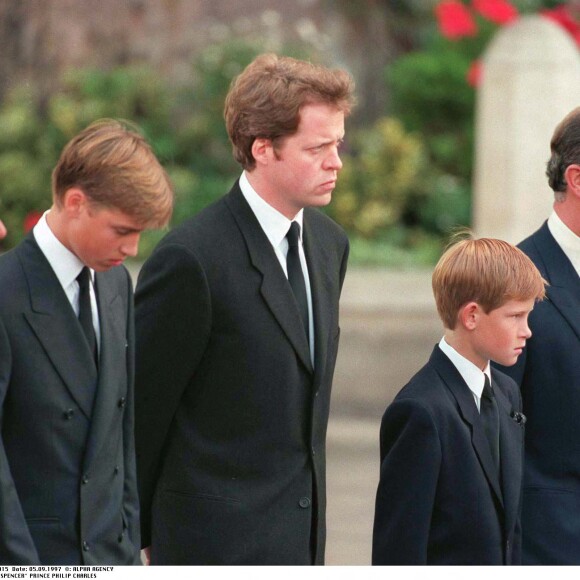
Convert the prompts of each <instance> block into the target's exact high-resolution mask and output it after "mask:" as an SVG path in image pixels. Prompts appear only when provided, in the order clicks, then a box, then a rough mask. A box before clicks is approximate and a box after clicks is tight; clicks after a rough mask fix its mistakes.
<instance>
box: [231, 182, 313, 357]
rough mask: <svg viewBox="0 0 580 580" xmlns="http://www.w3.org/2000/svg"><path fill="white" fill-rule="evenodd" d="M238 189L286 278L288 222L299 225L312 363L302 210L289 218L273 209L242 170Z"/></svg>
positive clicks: (310, 315)
mask: <svg viewBox="0 0 580 580" xmlns="http://www.w3.org/2000/svg"><path fill="white" fill-rule="evenodd" d="M240 189H241V190H242V194H243V196H244V197H245V199H246V201H247V202H248V205H249V206H250V208H251V210H252V211H253V212H254V215H255V216H256V218H257V219H258V222H259V223H260V226H261V227H262V230H264V233H265V234H266V237H267V238H268V240H270V243H271V244H272V248H274V252H275V253H276V257H277V258H278V261H279V262H280V266H281V267H282V271H283V272H284V275H285V276H286V278H288V271H287V267H286V254H288V240H287V239H286V234H287V233H288V230H289V229H290V224H291V223H292V221H295V222H297V223H298V225H299V226H300V243H299V244H298V253H299V255H300V265H301V266H302V272H303V274H304V283H305V285H306V298H307V300H308V326H309V336H310V360H311V362H312V365H314V318H313V315H312V291H311V289H310V276H309V275H308V264H307V263H306V256H305V254H304V245H303V243H302V240H303V237H302V236H303V227H302V220H303V214H304V210H300V211H299V212H298V213H297V214H296V216H295V217H294V220H289V219H288V218H287V217H286V216H285V215H282V214H281V213H280V212H279V211H278V210H277V209H274V208H273V207H272V206H271V205H270V204H269V203H267V202H266V201H264V200H263V199H262V198H261V197H260V195H259V194H258V193H257V192H256V190H255V189H254V188H253V187H252V186H251V184H250V182H249V181H248V178H247V176H246V172H245V171H244V172H243V173H242V175H241V177H240Z"/></svg>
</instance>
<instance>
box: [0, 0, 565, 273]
mask: <svg viewBox="0 0 580 580" xmlns="http://www.w3.org/2000/svg"><path fill="white" fill-rule="evenodd" d="M517 4H518V7H519V8H520V10H521V11H522V12H525V11H526V10H527V11H535V10H537V9H538V8H541V7H542V6H550V5H554V4H557V3H554V2H541V1H540V0H527V1H526V0H521V1H520V2H519V3H517ZM417 6H419V8H416V10H417V11H418V12H420V14H419V15H418V16H420V17H421V22H422V24H421V28H420V32H419V33H417V32H416V33H415V37H416V38H420V41H419V42H418V48H416V49H415V50H412V51H410V52H407V53H406V54H403V55H402V56H399V57H398V58H396V59H395V60H394V62H393V63H392V64H391V65H390V66H389V67H388V68H387V70H385V71H382V74H383V75H384V83H385V90H386V91H388V94H389V96H390V101H389V109H388V110H387V111H385V114H384V116H383V117H381V118H379V119H377V121H376V122H375V123H374V124H373V125H372V126H367V125H364V126H361V125H360V124H359V125H358V126H357V125H356V124H355V122H353V121H352V120H351V121H349V122H348V123H347V135H346V139H345V145H344V150H343V151H342V153H341V157H342V160H343V163H344V167H343V169H342V172H341V175H340V177H339V180H338V185H337V188H336V190H335V192H334V195H333V201H332V203H331V204H330V205H329V207H328V208H327V209H326V211H328V213H329V214H330V215H331V216H332V217H333V218H334V219H335V220H336V221H338V223H340V224H341V225H342V226H343V227H344V228H345V229H346V230H347V232H348V233H349V236H350V238H351V247H352V252H351V256H352V259H353V261H354V262H356V263H359V264H381V265H397V266H399V265H416V264H432V263H433V262H434V261H435V260H436V259H437V257H438V256H439V255H440V252H441V248H442V246H443V245H444V242H445V240H446V238H447V237H448V233H449V232H450V230H451V229H453V228H454V227H456V226H469V224H470V221H471V217H470V214H471V177H472V166H473V121H474V108H475V98H476V92H475V90H474V89H473V87H471V86H469V84H468V83H467V82H466V75H467V72H468V70H469V67H470V65H471V63H472V62H473V60H474V59H475V58H477V57H478V56H480V55H481V53H482V51H483V50H484V48H485V46H486V45H487V43H488V41H489V39H490V38H491V36H492V34H493V33H494V32H495V30H496V29H497V26H496V25H494V24H491V23H490V22H488V21H485V20H483V19H482V18H478V22H477V24H478V34H477V36H475V37H471V38H466V39H461V40H460V41H449V40H446V39H444V38H442V37H441V36H440V34H439V33H438V31H437V29H436V26H435V22H434V19H433V18H432V17H430V18H427V19H426V18H425V14H424V10H423V9H422V8H420V4H417ZM408 10H409V9H407V11H408ZM421 11H422V12H421ZM411 16H412V14H407V13H406V17H408V19H411ZM409 21H411V20H409ZM260 52H263V47H262V46H261V45H260V44H259V43H256V44H250V43H248V42H241V41H240V42H236V41H233V42H229V43H225V44H220V45H214V46H209V47H208V48H207V49H206V50H205V51H203V52H202V53H201V55H200V56H199V58H197V59H196V60H195V61H194V62H193V63H192V68H191V76H190V78H191V82H190V83H189V84H188V85H186V86H180V87H175V86H172V85H171V84H169V83H167V82H166V81H165V80H164V79H163V78H161V77H160V76H159V75H158V74H157V73H155V72H153V70H152V69H148V68H146V67H122V68H116V69H112V70H109V71H102V70H75V71H71V72H70V73H68V74H67V75H65V77H64V78H63V79H61V87H62V89H61V90H60V91H59V92H58V93H56V94H54V95H39V94H37V92H36V91H35V87H34V86H33V85H32V84H29V85H26V86H24V87H18V88H16V89H14V90H13V91H12V93H10V94H9V95H8V97H7V98H6V99H5V100H4V101H3V102H2V103H1V105H0V127H1V128H2V131H0V217H1V218H2V220H3V221H4V222H5V224H6V226H7V228H8V231H9V235H8V237H7V238H6V240H4V241H3V242H0V244H1V245H0V249H7V248H10V247H12V246H14V245H15V244H16V243H18V241H20V239H21V238H22V237H23V235H24V230H23V222H24V219H25V216H26V215H27V214H28V213H29V212H31V211H44V210H45V209H47V208H48V207H49V206H50V203H51V191H50V176H51V171H52V168H53V167H54V165H55V163H56V161H57V159H58V156H59V154H60V151H61V150H62V148H63V146H64V145H65V144H66V142H67V141H68V140H69V139H70V138H71V137H72V136H73V135H75V134H76V133H77V132H78V131H80V130H81V129H83V128H84V127H86V126H87V125H88V124H89V123H91V122H92V121H94V120H95V119H98V118H101V117H113V118H122V119H127V120H130V121H132V122H134V123H135V124H137V125H138V126H139V127H140V128H141V130H142V131H143V133H144V134H145V136H146V137H147V138H148V140H149V141H150V142H151V144H152V146H153V149H154V150H155V152H156V153H157V155H158V157H159V159H160V160H161V162H162V163H163V164H164V165H165V167H166V168H167V170H168V173H169V175H170V177H171V179H172V181H173V184H174V187H175V191H176V207H175V212H174V216H173V222H172V223H173V224H174V225H175V224H177V223H180V222H181V221H183V220H184V219H186V218H187V217H189V216H191V215H193V214H195V213H196V212H198V211H199V210H200V209H201V208H203V207H205V206H207V205H208V204H209V203H211V202H212V201H213V200H215V199H217V198H218V197H220V196H222V195H223V194H224V193H225V192H226V191H227V190H228V189H229V187H230V186H231V184H232V183H233V181H234V180H235V179H236V177H237V176H238V175H239V173H240V168H239V166H238V165H237V164H236V163H235V162H234V160H233V158H232V155H231V146H230V144H229V142H228V138H227V135H226V131H225V127H224V122H223V118H222V108H223V102H224V99H225V95H226V93H227V90H228V87H229V84H230V82H231V79H232V78H233V77H234V76H235V75H237V74H238V73H239V72H241V70H242V69H243V68H244V67H245V66H246V65H247V64H248V63H249V62H250V61H251V60H252V59H253V58H254V57H255V56H256V55H257V54H259V53H260ZM283 52H284V53H285V54H291V55H293V56H298V57H301V58H309V55H308V54H304V52H302V53H300V52H299V51H297V50H296V49H287V50H284V51H283ZM355 119H356V117H355ZM164 233H165V232H147V233H146V234H145V235H144V236H143V239H142V242H141V246H140V257H141V258H145V257H146V256H147V255H148V254H149V253H150V252H151V250H152V249H153V247H154V246H155V244H156V243H157V241H158V240H159V239H160V238H161V237H162V236H163V235H164Z"/></svg>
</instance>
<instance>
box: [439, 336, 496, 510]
mask: <svg viewBox="0 0 580 580" xmlns="http://www.w3.org/2000/svg"><path fill="white" fill-rule="evenodd" d="M431 363H432V364H433V365H434V366H435V368H436V370H437V372H438V374H439V376H440V377H441V378H442V379H443V381H444V382H445V384H446V385H447V387H448V389H449V390H450V391H451V394H452V395H453V397H454V398H455V400H456V401H457V405H458V406H459V412H460V414H461V416H462V418H463V420H464V421H465V422H466V423H467V424H468V425H469V427H470V429H471V444H472V445H473V449H474V450H475V453H476V455H477V458H478V460H479V463H480V464H481V467H482V469H483V471H484V473H485V476H486V478H487V481H488V483H489V485H490V486H491V488H492V490H493V491H494V493H495V495H496V497H497V499H498V501H499V503H500V505H502V506H503V496H502V492H501V487H500V484H499V474H498V471H497V469H496V467H495V465H494V463H493V458H492V456H491V451H490V449H489V443H488V441H487V438H486V436H485V432H484V430H483V427H482V425H481V422H480V420H479V413H478V411H477V406H476V404H475V400H474V399H473V394H472V392H471V391H470V390H469V387H468V386H467V384H466V383H465V381H464V380H463V377H462V376H461V373H460V372H459V371H458V370H457V369H456V368H455V365H454V364H453V363H452V362H451V361H450V360H449V359H448V358H447V356H446V355H445V354H444V353H443V352H442V351H441V349H440V348H439V346H436V347H435V349H434V350H433V353H432V355H431Z"/></svg>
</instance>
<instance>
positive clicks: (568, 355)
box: [502, 223, 580, 565]
mask: <svg viewBox="0 0 580 580" xmlns="http://www.w3.org/2000/svg"><path fill="white" fill-rule="evenodd" d="M520 248H521V249H522V250H523V251H524V252H525V253H526V254H527V255H528V256H529V257H530V258H531V259H532V261H533V262H534V264H535V265H536V266H537V267H538V269H539V270H540V272H541V274H542V276H543V277H544V279H545V280H547V281H548V282H549V286H548V287H547V288H546V292H547V299H546V300H544V301H543V302H541V303H539V304H537V305H536V307H535V308H534V310H533V311H532V313H531V314H530V317H529V325H530V328H531V330H532V333H533V334H532V337H531V338H530V340H528V342H527V345H526V348H525V349H524V352H523V353H522V355H521V356H520V357H519V360H518V362H517V364H516V365H515V366H514V367H511V368H506V369H502V370H504V372H506V373H508V374H510V375H511V376H512V377H513V378H514V379H515V381H516V382H517V383H518V384H519V385H520V386H521V391H522V397H523V405H524V413H525V414H526V416H527V418H528V422H527V423H526V459H525V473H524V501H523V511H522V528H523V563H524V564H570V565H572V564H574V565H578V564H580V278H579V277H578V274H577V272H576V270H575V269H574V267H573V266H572V263H571V262H570V260H569V259H568V258H567V257H566V255H565V254H564V252H563V251H562V249H561V248H560V246H559V245H558V244H557V242H556V241H555V240H554V238H553V236H552V234H551V233H550V230H549V229H548V226H547V224H546V223H544V225H543V226H542V227H541V228H540V229H539V230H538V231H537V232H536V233H534V234H533V235H532V236H530V237H529V238H527V239H526V240H524V241H523V242H522V243H521V244H520Z"/></svg>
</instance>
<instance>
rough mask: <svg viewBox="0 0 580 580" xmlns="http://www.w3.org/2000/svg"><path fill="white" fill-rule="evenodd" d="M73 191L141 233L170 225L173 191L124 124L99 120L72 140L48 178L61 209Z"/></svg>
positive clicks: (137, 137)
mask: <svg viewBox="0 0 580 580" xmlns="http://www.w3.org/2000/svg"><path fill="white" fill-rule="evenodd" d="M72 187H77V188H79V189H80V190H82V191H83V193H84V194H85V195H86V196H87V197H88V198H89V200H90V201H91V202H92V203H94V204H96V205H100V206H103V207H108V208H114V209H118V210H120V211H122V212H123V213H125V214H127V215H129V216H131V217H132V218H134V219H135V220H137V221H138V222H139V223H141V224H143V226H144V227H163V226H165V225H167V223H168V222H169V220H170V219H171V214H172V211H173V201H174V195H173V189H172V186H171V183H170V181H169V177H168V176H167V173H166V172H165V170H164V169H163V167H162V166H161V164H160V163H159V161H158V160H157V158H156V157H155V154H154V153H153V151H152V149H151V147H150V146H149V144H148V143H147V141H146V140H145V138H144V137H143V136H142V135H140V134H139V133H138V132H137V130H136V129H135V128H133V127H132V126H131V125H130V124H129V123H128V122H127V121H116V120H113V119H101V120H99V121H96V122H94V123H92V124H91V125H89V126H88V127H87V128H86V129H84V130H83V131H81V132H80V133H79V134H78V135H76V136H75V137H73V138H72V139H71V140H70V141H69V142H68V143H67V145H66V146H65V147H64V149H63V151H62V153H61V156H60V159H59V160H58V163H57V165H56V167H55V168H54V171H53V172H52V194H53V198H54V201H55V203H56V204H57V205H60V204H61V202H62V198H63V196H64V194H65V192H66V191H67V190H68V189H70V188H72Z"/></svg>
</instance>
